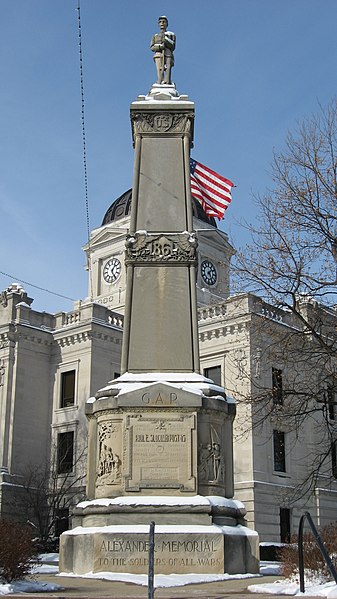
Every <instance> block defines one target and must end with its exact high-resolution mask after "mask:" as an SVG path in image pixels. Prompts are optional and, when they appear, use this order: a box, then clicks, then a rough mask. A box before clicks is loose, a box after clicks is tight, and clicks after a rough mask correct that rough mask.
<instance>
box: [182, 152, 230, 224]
mask: <svg viewBox="0 0 337 599" xmlns="http://www.w3.org/2000/svg"><path fill="white" fill-rule="evenodd" d="M190 172H191V193H192V196H193V197H194V198H196V199H197V200H198V201H199V202H200V203H201V205H202V207H203V209H204V210H205V212H206V214H207V216H215V217H216V218H218V219H219V220H221V219H222V218H223V217H224V215H225V211H226V210H227V208H228V206H229V204H230V203H231V201H232V196H231V189H232V187H234V183H232V182H231V181H230V180H229V179H225V177H222V176H221V175H218V173H215V172H214V171H212V170H211V169H210V168H208V167H207V166H204V165H203V164H201V162H197V161H196V160H193V158H190Z"/></svg>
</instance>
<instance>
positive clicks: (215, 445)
mask: <svg viewBox="0 0 337 599" xmlns="http://www.w3.org/2000/svg"><path fill="white" fill-rule="evenodd" d="M219 437H220V435H219V433H217V431H216V430H215V429H214V427H213V426H211V427H210V432H209V443H205V444H202V443H200V445H199V468H198V477H199V482H200V483H204V484H208V483H213V484H214V483H217V484H220V485H224V484H225V459H224V455H223V451H222V448H221V445H220V443H219V442H218V441H219Z"/></svg>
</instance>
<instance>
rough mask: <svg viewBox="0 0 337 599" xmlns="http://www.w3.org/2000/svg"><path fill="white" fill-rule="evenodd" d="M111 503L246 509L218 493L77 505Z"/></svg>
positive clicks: (84, 506) (90, 504) (118, 499)
mask: <svg viewBox="0 0 337 599" xmlns="http://www.w3.org/2000/svg"><path fill="white" fill-rule="evenodd" d="M109 505H134V506H141V505H155V506H158V505H163V506H164V505H165V506H184V505H187V506H188V505H191V506H192V505H200V506H202V505H205V506H214V507H227V508H232V509H233V508H234V509H235V510H240V511H241V510H244V509H245V507H244V504H243V503H242V502H241V501H237V500H235V499H227V498H226V497H218V496H217V495H209V496H208V497H204V496H202V495H194V496H192V497H176V496H173V495H169V496H163V495H144V496H138V497H130V496H125V497H114V498H109V497H106V498H102V499H92V500H90V501H81V502H80V503H79V504H78V505H77V507H79V508H83V509H84V508H86V507H91V506H105V507H108V506H109Z"/></svg>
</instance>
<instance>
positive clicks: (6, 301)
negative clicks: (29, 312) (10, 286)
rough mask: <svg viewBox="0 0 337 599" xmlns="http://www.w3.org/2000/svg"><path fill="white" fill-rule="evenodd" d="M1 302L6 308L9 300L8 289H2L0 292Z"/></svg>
mask: <svg viewBox="0 0 337 599" xmlns="http://www.w3.org/2000/svg"><path fill="white" fill-rule="evenodd" d="M0 303H1V305H2V306H3V307H4V308H6V306H7V304H8V300H7V293H6V291H2V292H1V293H0Z"/></svg>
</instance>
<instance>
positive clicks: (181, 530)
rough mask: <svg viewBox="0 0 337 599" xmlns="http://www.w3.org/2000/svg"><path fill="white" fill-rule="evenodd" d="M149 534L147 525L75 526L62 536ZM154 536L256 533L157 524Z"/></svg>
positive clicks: (231, 528)
mask: <svg viewBox="0 0 337 599" xmlns="http://www.w3.org/2000/svg"><path fill="white" fill-rule="evenodd" d="M101 533H105V534H133V535H136V534H149V525H148V524H136V525H135V524H110V525H107V526H88V527H83V526H77V527H76V528H73V529H71V530H66V531H65V532H64V533H63V535H64V536H77V535H93V534H101ZM155 533H156V534H165V535H168V534H171V535H177V534H188V535H193V534H199V535H200V534H206V535H207V534H210V535H214V534H220V535H221V534H222V535H225V534H230V535H232V536H234V535H235V536H238V537H254V536H255V537H256V536H257V532H256V531H255V530H251V529H250V528H247V527H246V526H242V525H241V524H238V525H237V526H219V525H217V524H211V525H210V526H207V525H206V526H203V525H201V524H158V525H156V527H155Z"/></svg>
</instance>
